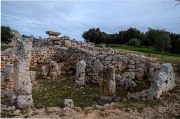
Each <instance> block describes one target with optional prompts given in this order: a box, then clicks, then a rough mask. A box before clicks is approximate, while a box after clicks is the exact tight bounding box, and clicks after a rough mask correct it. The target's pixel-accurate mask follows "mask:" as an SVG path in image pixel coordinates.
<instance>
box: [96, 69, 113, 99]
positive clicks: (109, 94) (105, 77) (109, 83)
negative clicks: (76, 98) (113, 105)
mask: <svg viewBox="0 0 180 119" xmlns="http://www.w3.org/2000/svg"><path fill="white" fill-rule="evenodd" d="M98 77H99V86H100V91H101V100H102V101H103V102H112V101H115V98H116V82H115V68H114V67H113V66H104V67H103V69H102V70H101V71H100V72H99V74H98Z"/></svg>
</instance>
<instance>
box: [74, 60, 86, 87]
mask: <svg viewBox="0 0 180 119" xmlns="http://www.w3.org/2000/svg"><path fill="white" fill-rule="evenodd" d="M85 68H86V62H85V61H84V60H80V61H79V62H77V64H76V81H75V87H79V86H83V85H85V77H86V76H85V74H86V72H85Z"/></svg>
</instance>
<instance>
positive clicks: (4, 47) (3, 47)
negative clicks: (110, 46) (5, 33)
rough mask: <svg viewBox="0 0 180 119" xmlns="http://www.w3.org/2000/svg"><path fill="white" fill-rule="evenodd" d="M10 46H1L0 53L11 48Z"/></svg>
mask: <svg viewBox="0 0 180 119" xmlns="http://www.w3.org/2000/svg"><path fill="white" fill-rule="evenodd" d="M11 47H12V46H1V51H4V50H5V49H8V48H11Z"/></svg>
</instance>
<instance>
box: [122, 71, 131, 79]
mask: <svg viewBox="0 0 180 119" xmlns="http://www.w3.org/2000/svg"><path fill="white" fill-rule="evenodd" d="M129 75H130V72H124V73H123V74H122V77H123V78H128V77H129Z"/></svg>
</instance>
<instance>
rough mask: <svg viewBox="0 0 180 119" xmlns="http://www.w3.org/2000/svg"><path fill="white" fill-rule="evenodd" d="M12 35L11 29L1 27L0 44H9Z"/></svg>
mask: <svg viewBox="0 0 180 119" xmlns="http://www.w3.org/2000/svg"><path fill="white" fill-rule="evenodd" d="M13 37H14V35H13V34H12V33H11V29H10V27H8V26H1V42H2V43H10V42H11V39H12V38H13Z"/></svg>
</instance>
